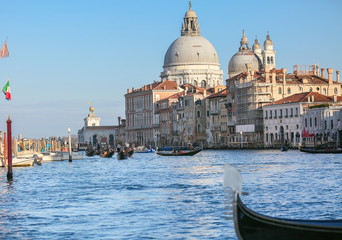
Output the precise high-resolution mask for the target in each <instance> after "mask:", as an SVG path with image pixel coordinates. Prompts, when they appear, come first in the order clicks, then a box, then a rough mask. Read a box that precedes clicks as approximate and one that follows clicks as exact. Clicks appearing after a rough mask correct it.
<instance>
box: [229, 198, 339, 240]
mask: <svg viewBox="0 0 342 240" xmlns="http://www.w3.org/2000/svg"><path fill="white" fill-rule="evenodd" d="M234 218H235V219H234V220H235V224H236V225H237V226H236V230H237V231H239V232H238V236H239V235H240V236H239V238H241V239H244V240H249V239H253V240H257V239H263V240H271V239H272V240H273V239H276V240H283V239H284V240H285V239H286V240H288V239H291V240H297V239H298V240H299V239H312V240H316V239H317V240H322V239H331V240H333V239H342V220H332V221H318V220H311V221H310V220H292V219H279V218H272V217H268V216H265V215H261V214H258V213H256V212H253V211H252V210H250V209H248V208H247V207H246V206H245V205H244V204H243V203H242V201H241V199H240V197H239V195H238V196H237V202H236V207H235V209H234Z"/></svg>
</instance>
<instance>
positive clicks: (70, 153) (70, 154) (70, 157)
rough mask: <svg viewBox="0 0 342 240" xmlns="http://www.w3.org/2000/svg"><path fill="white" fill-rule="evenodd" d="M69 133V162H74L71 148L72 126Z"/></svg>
mask: <svg viewBox="0 0 342 240" xmlns="http://www.w3.org/2000/svg"><path fill="white" fill-rule="evenodd" d="M68 135H69V162H72V150H71V137H70V128H68Z"/></svg>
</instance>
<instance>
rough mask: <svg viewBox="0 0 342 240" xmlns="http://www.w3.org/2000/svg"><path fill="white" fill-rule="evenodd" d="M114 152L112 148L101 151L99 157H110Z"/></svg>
mask: <svg viewBox="0 0 342 240" xmlns="http://www.w3.org/2000/svg"><path fill="white" fill-rule="evenodd" d="M114 153H115V152H114V150H110V151H109V152H107V153H101V154H100V157H102V158H111V157H113V155H114Z"/></svg>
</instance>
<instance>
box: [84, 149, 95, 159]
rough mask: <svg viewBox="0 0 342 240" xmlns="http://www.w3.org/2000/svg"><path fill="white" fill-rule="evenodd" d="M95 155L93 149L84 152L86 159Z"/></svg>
mask: <svg viewBox="0 0 342 240" xmlns="http://www.w3.org/2000/svg"><path fill="white" fill-rule="evenodd" d="M94 155H95V149H88V150H87V151H86V156H87V157H92V156H94Z"/></svg>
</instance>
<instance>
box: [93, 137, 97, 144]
mask: <svg viewBox="0 0 342 240" xmlns="http://www.w3.org/2000/svg"><path fill="white" fill-rule="evenodd" d="M96 146H97V135H94V136H93V147H96Z"/></svg>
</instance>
